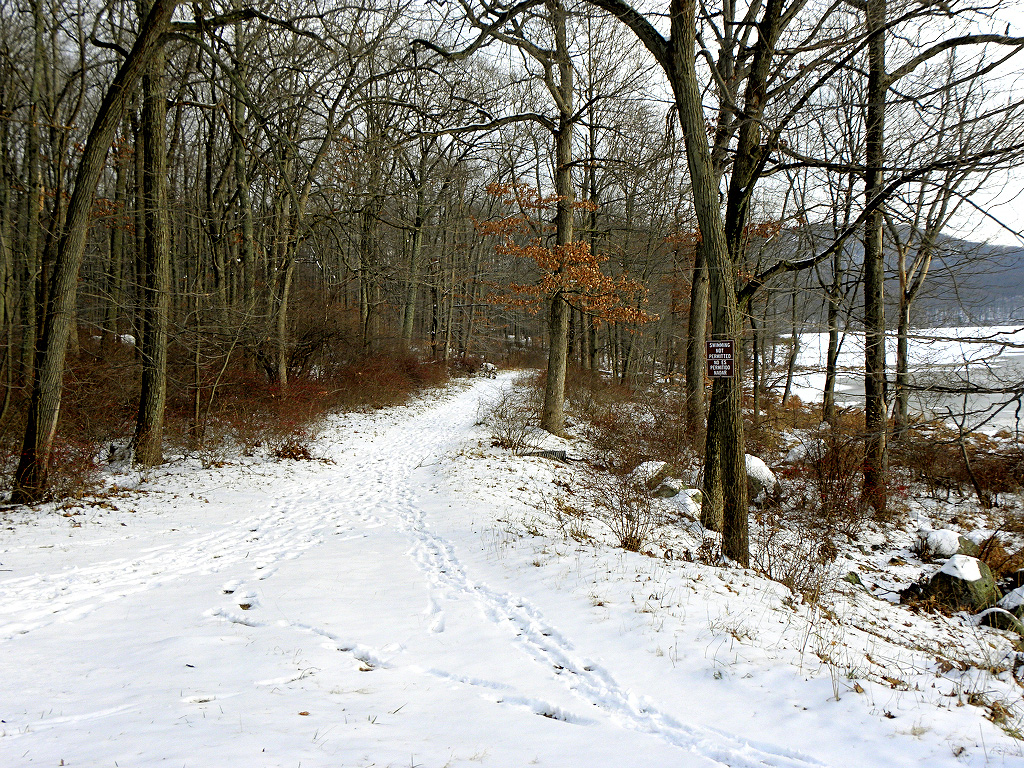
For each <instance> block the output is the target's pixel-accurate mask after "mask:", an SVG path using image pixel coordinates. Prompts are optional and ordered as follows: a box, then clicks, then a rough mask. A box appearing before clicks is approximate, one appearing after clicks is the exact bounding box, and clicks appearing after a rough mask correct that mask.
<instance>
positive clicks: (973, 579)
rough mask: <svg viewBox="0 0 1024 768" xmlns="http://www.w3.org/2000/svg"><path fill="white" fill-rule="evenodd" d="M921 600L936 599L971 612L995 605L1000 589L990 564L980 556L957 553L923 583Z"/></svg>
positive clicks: (944, 604) (938, 601)
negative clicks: (980, 558)
mask: <svg viewBox="0 0 1024 768" xmlns="http://www.w3.org/2000/svg"><path fill="white" fill-rule="evenodd" d="M920 599H921V600H933V601H935V602H936V603H937V604H938V605H940V606H942V607H945V608H948V609H950V610H954V611H959V610H966V611H970V612H971V613H977V612H979V611H983V610H984V609H986V608H991V607H992V606H993V605H995V604H996V602H997V601H998V600H999V589H998V588H997V587H996V582H995V580H994V579H993V578H992V572H991V571H990V570H989V568H988V566H987V565H985V563H983V562H982V561H981V560H978V559H977V558H976V557H970V556H968V555H953V556H952V557H951V558H949V560H947V561H946V564H945V565H943V566H942V568H940V569H939V571H938V573H936V574H935V575H934V576H932V577H931V579H929V580H928V581H927V582H924V583H922V584H921V596H920Z"/></svg>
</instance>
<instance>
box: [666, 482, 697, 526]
mask: <svg viewBox="0 0 1024 768" xmlns="http://www.w3.org/2000/svg"><path fill="white" fill-rule="evenodd" d="M669 501H671V502H672V504H674V505H675V506H676V507H678V508H679V512H680V513H681V514H682V515H684V516H685V517H688V518H690V519H693V520H697V519H699V518H700V501H701V494H700V491H698V490H697V489H696V488H684V489H683V490H682V491H680V492H679V493H678V494H676V495H675V496H673V497H672V498H671V499H669Z"/></svg>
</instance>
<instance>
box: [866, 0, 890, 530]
mask: <svg viewBox="0 0 1024 768" xmlns="http://www.w3.org/2000/svg"><path fill="white" fill-rule="evenodd" d="M866 9H867V12H866V19H867V33H868V36H869V40H868V85H867V96H866V98H867V105H866V108H867V124H866V127H865V140H866V145H865V166H866V169H865V173H864V197H865V202H866V203H867V204H869V205H870V204H872V203H873V202H874V200H875V198H876V197H877V196H878V195H879V194H881V192H882V186H883V184H884V175H883V164H884V162H885V105H886V92H887V91H888V87H889V86H888V77H887V75H886V72H885V34H884V30H885V21H886V0H867V4H866ZM882 225H883V215H882V210H881V207H880V206H876V207H874V208H873V209H872V210H871V212H870V213H869V214H868V216H867V218H866V220H865V223H864V427H865V432H866V445H865V457H864V501H865V503H866V504H867V505H868V506H869V507H871V509H872V510H873V511H874V513H875V515H877V516H884V515H885V514H886V507H887V504H886V470H887V466H886V465H887V450H886V430H887V426H888V424H887V422H888V419H887V416H886V381H885V304H884V295H883V286H884V280H885V262H884V255H885V254H884V251H883V248H882Z"/></svg>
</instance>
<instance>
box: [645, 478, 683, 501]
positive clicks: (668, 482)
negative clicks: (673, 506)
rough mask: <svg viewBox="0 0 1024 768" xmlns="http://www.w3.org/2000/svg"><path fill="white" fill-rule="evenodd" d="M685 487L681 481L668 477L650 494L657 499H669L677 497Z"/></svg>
mask: <svg viewBox="0 0 1024 768" xmlns="http://www.w3.org/2000/svg"><path fill="white" fill-rule="evenodd" d="M685 487H686V486H685V485H684V484H683V481H682V480H677V479H676V478H674V477H668V478H665V479H664V480H662V481H661V484H660V485H658V487H657V488H655V489H654V490H653V491H652V492H651V493H652V495H653V496H655V497H657V498H659V499H671V498H673V497H674V496H678V495H679V492H680V491H682V490H683V489H684V488H685Z"/></svg>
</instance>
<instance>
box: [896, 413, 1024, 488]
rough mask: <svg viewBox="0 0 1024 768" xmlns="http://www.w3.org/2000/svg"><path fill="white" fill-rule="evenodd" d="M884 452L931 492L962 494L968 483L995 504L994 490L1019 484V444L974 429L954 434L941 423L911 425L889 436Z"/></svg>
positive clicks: (1023, 465)
mask: <svg viewBox="0 0 1024 768" xmlns="http://www.w3.org/2000/svg"><path fill="white" fill-rule="evenodd" d="M965 454H966V460H965V456H964V455H965ZM890 457H891V461H892V463H894V464H898V465H901V466H904V467H906V468H907V469H909V470H910V471H911V472H912V473H913V476H914V477H915V479H918V480H920V481H921V482H923V483H924V484H925V486H926V487H927V488H928V492H929V494H930V495H931V496H933V497H934V498H943V499H945V500H948V499H949V497H950V495H951V494H953V493H955V494H956V495H957V496H960V497H963V496H964V495H965V490H966V489H971V490H975V491H979V492H980V493H981V494H982V496H983V497H984V498H985V500H986V501H987V502H991V503H993V504H998V503H999V498H1000V496H1003V495H1005V494H1009V493H1016V492H1018V491H1020V490H1021V489H1022V488H1024V447H1022V446H1021V445H1020V444H1019V443H1017V442H1014V441H1006V440H996V439H994V438H992V437H990V436H988V435H985V434H982V433H978V432H971V433H967V434H965V435H960V434H958V433H957V432H956V431H954V430H952V429H950V428H949V427H947V426H945V425H942V424H937V425H916V426H915V427H914V428H913V429H911V430H908V431H907V432H906V433H905V434H904V435H903V436H902V437H901V438H900V439H899V440H896V441H894V442H893V446H892V450H891V452H890ZM972 473H973V475H974V477H973V479H972V477H971V475H972ZM975 483H977V485H975Z"/></svg>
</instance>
